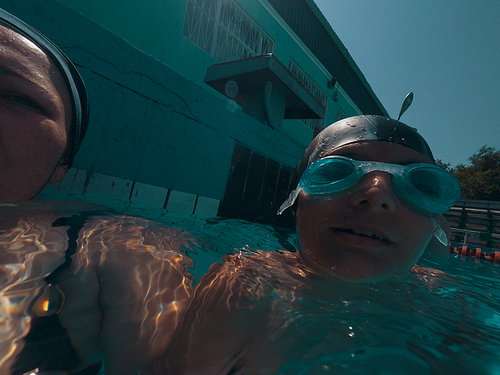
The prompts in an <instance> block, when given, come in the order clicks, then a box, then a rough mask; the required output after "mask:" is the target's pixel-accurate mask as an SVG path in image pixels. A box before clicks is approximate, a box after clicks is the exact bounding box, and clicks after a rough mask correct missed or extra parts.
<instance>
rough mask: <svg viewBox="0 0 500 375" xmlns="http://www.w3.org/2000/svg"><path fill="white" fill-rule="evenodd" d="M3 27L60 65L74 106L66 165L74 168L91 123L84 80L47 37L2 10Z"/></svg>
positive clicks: (0, 12)
mask: <svg viewBox="0 0 500 375" xmlns="http://www.w3.org/2000/svg"><path fill="white" fill-rule="evenodd" d="M0 24H4V25H5V26H7V27H8V28H10V29H12V30H14V31H16V32H18V33H19V34H21V35H22V36H24V37H25V38H27V39H29V40H31V41H32V42H33V43H35V44H36V45H37V46H38V47H40V49H41V50H43V51H44V52H45V53H46V54H47V56H48V57H49V58H50V59H51V60H52V61H53V62H54V64H56V66H57V67H58V68H59V71H60V72H61V75H62V76H63V78H64V80H65V82H66V84H67V86H68V90H69V93H70V97H71V102H72V107H73V108H72V112H73V113H72V121H71V127H70V129H69V131H68V145H67V150H66V155H65V156H64V160H63V163H64V165H68V166H69V167H71V166H72V165H73V159H74V157H75V155H76V153H77V151H78V149H79V148H80V144H81V143H82V140H83V137H84V136H85V133H86V132H87V127H88V123H89V105H88V95H87V90H86V88H85V84H84V82H83V80H82V77H81V76H80V74H79V73H78V71H77V70H76V68H75V66H74V65H73V63H72V62H71V61H70V60H69V59H68V57H67V56H66V55H65V54H64V53H63V52H62V51H61V50H60V49H59V48H58V47H57V46H56V45H55V44H54V43H52V42H51V41H50V40H49V39H48V38H47V37H45V36H44V35H43V34H42V33H40V32H39V31H38V30H36V29H34V28H33V27H31V26H29V25H28V24H26V23H25V22H23V21H21V20H20V19H19V18H17V17H15V16H13V15H12V14H10V13H8V12H6V11H5V10H4V9H2V8H0Z"/></svg>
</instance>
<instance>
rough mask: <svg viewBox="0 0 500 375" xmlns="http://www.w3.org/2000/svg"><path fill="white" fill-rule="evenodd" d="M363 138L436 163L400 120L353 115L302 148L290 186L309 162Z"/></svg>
mask: <svg viewBox="0 0 500 375" xmlns="http://www.w3.org/2000/svg"><path fill="white" fill-rule="evenodd" d="M364 141H386V142H393V143H398V144H400V145H403V146H406V147H410V148H412V149H414V150H415V151H418V152H419V153H421V154H422V155H424V156H425V157H427V158H428V159H430V160H431V161H432V163H433V164H436V162H435V160H434V156H433V155H432V152H431V149H430V147H429V145H428V144H427V142H426V141H425V139H424V138H423V137H422V136H421V135H420V134H419V133H418V132H417V130H416V129H415V128H412V127H410V126H408V125H406V124H404V123H402V122H401V121H398V120H394V119H391V118H387V117H383V116H375V115H368V116H355V117H349V118H345V119H342V120H340V121H337V122H335V123H333V124H332V125H330V126H328V127H327V128H325V129H324V130H323V131H322V132H321V133H319V134H318V135H317V136H316V138H314V139H313V141H312V142H311V144H310V145H309V147H308V148H307V149H306V151H305V153H304V156H302V159H300V161H299V164H298V165H297V168H296V169H295V172H294V174H293V177H292V182H291V186H293V187H296V186H297V185H298V183H299V181H300V178H301V177H302V174H303V173H304V171H305V170H306V168H307V167H308V166H309V164H311V163H313V162H315V161H316V160H319V159H321V158H323V157H325V156H328V155H329V154H330V153H331V152H332V151H333V150H335V149H337V148H340V147H342V146H345V145H348V144H351V143H356V142H364ZM297 196H298V189H295V190H294V191H292V192H291V194H290V197H289V198H288V200H287V201H286V202H285V203H283V205H282V206H281V208H280V210H279V211H278V214H281V212H283V211H284V209H286V208H287V207H290V206H292V205H293V203H294V202H295V199H296V198H297Z"/></svg>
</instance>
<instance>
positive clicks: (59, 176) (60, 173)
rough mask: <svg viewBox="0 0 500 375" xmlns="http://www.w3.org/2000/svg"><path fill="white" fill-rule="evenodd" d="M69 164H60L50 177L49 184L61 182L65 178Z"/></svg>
mask: <svg viewBox="0 0 500 375" xmlns="http://www.w3.org/2000/svg"><path fill="white" fill-rule="evenodd" d="M68 169H69V167H68V165H62V164H59V165H58V166H57V167H56V169H55V170H54V173H52V176H51V177H50V180H49V184H56V183H58V182H61V181H62V180H63V179H64V176H65V175H66V173H67V172H68Z"/></svg>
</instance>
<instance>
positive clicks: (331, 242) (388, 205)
mask: <svg viewBox="0 0 500 375" xmlns="http://www.w3.org/2000/svg"><path fill="white" fill-rule="evenodd" d="M330 155H342V156H347V157H350V158H352V159H355V160H364V161H379V162H384V163H391V164H402V165H406V164H411V163H430V162H431V161H430V160H429V159H427V158H426V157H425V156H423V155H422V154H420V153H418V152H417V151H415V150H413V149H411V148H408V147H405V146H402V145H399V144H396V143H391V142H382V141H366V142H359V143H353V144H349V145H346V146H343V147H340V148H338V149H336V150H334V151H333V152H332V153H331V154H330ZM330 155H329V156H330ZM437 219H438V215H424V214H421V213H418V212H416V211H414V210H412V209H411V208H409V207H408V206H406V205H405V204H404V203H403V202H402V201H401V200H400V198H399V196H398V195H397V193H396V191H395V190H394V185H393V183H392V176H391V175H390V174H388V173H386V172H380V171H373V172H370V173H368V174H366V175H364V176H363V177H362V178H361V180H360V181H359V182H358V183H357V184H356V185H355V186H354V187H353V188H352V189H351V190H350V191H348V192H347V193H346V194H344V195H342V196H337V197H334V198H322V199H318V198H315V197H313V196H308V195H307V194H305V193H304V192H301V193H300V195H299V198H298V206H297V218H296V225H297V233H298V236H299V252H300V255H301V257H302V258H303V259H304V260H305V261H306V262H307V263H309V264H310V265H312V266H313V267H316V268H320V269H322V270H323V271H328V272H330V273H332V274H334V275H335V276H337V277H339V278H341V279H344V280H350V281H375V280H380V279H384V278H387V277H389V276H391V275H394V274H400V273H404V272H406V271H408V270H409V269H410V268H411V267H412V266H413V265H414V264H415V263H416V262H417V260H418V259H419V258H420V256H421V255H422V253H423V251H424V250H425V248H426V246H427V244H428V243H429V241H430V239H431V238H432V236H433V233H434V230H435V228H436V222H437ZM374 235H375V236H374Z"/></svg>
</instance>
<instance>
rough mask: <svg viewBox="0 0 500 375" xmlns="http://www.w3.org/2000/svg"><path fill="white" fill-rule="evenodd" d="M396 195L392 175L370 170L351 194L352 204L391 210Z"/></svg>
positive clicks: (393, 206)
mask: <svg viewBox="0 0 500 375" xmlns="http://www.w3.org/2000/svg"><path fill="white" fill-rule="evenodd" d="M396 201H397V197H396V196H395V191H394V187H393V184H392V176H391V175H390V174H388V173H386V172H372V173H368V174H367V175H365V176H363V178H362V179H361V181H360V182H359V184H358V186H357V187H356V188H355V191H354V194H353V195H352V204H354V205H355V206H356V207H361V208H364V209H370V210H380V211H383V212H392V211H393V210H394V209H395V208H396Z"/></svg>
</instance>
